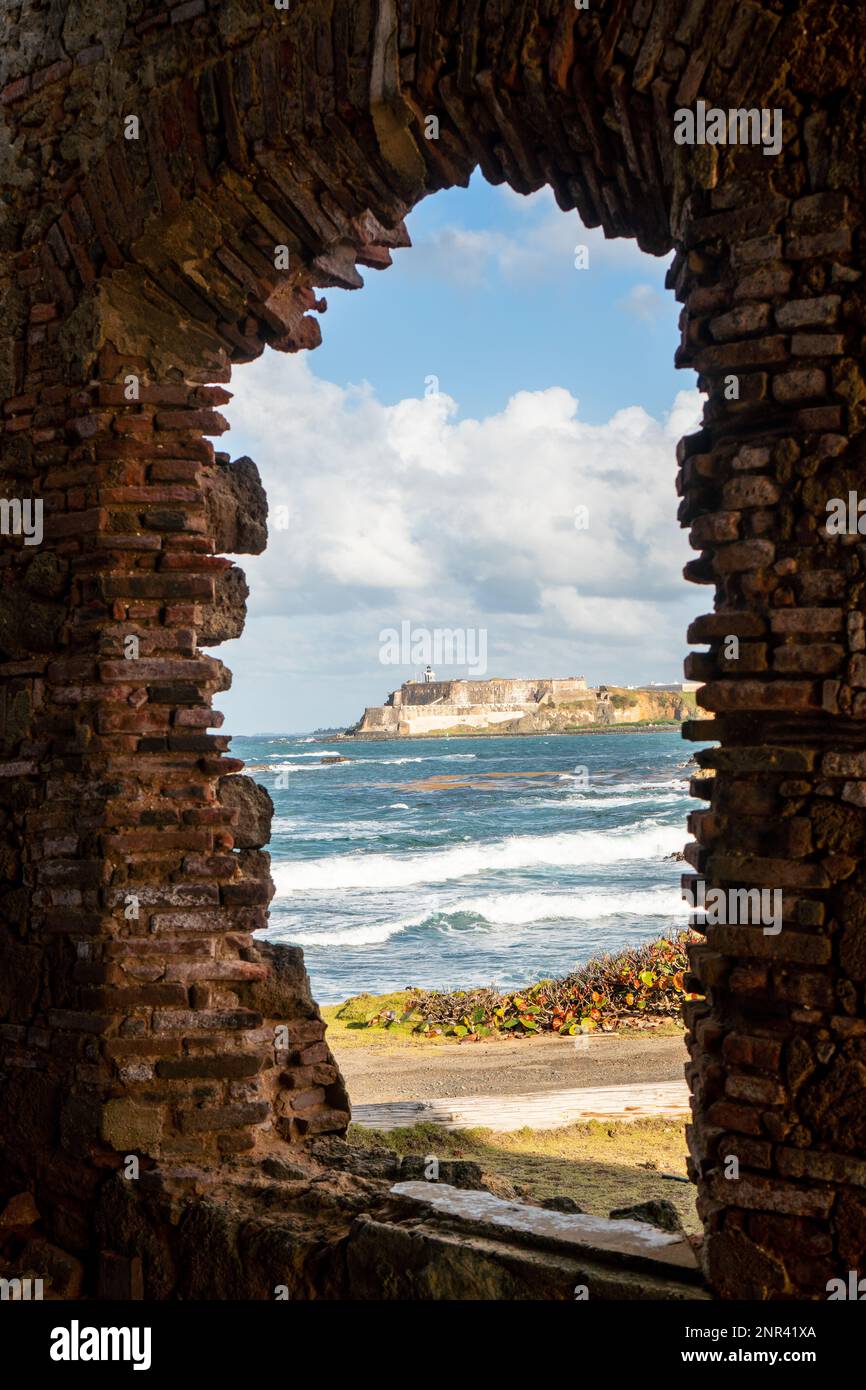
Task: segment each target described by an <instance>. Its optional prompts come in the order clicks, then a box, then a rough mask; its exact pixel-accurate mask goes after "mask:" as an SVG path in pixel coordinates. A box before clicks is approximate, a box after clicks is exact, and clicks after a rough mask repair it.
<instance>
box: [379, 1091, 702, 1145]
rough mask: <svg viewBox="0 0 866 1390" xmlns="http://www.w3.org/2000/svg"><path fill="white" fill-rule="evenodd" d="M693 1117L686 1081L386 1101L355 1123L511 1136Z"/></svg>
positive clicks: (395, 1127)
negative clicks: (568, 1127) (583, 1125)
mask: <svg viewBox="0 0 866 1390" xmlns="http://www.w3.org/2000/svg"><path fill="white" fill-rule="evenodd" d="M689 1114H690V1111H689V1090H688V1087H687V1085H686V1083H685V1081H660V1082H647V1083H646V1084H644V1085H640V1086H586V1087H582V1088H580V1089H577V1090H572V1091H543V1092H538V1091H535V1092H528V1093H526V1094H524V1095H511V1096H467V1097H463V1096H459V1097H448V1098H443V1099H441V1100H419V1101H384V1102H379V1103H376V1104H372V1105H356V1106H353V1107H352V1120H353V1122H354V1123H355V1124H356V1125H363V1127H364V1128H365V1129H381V1130H391V1129H408V1128H411V1126H412V1125H420V1124H427V1125H441V1126H442V1128H443V1129H475V1128H479V1127H480V1128H484V1129H492V1130H496V1131H498V1132H499V1133H508V1132H510V1131H512V1130H516V1129H523V1128H524V1127H527V1128H529V1129H563V1128H564V1127H565V1126H566V1125H574V1124H580V1123H583V1122H585V1121H587V1120H642V1119H649V1118H654V1119H659V1118H664V1119H681V1118H686V1117H688V1116H689Z"/></svg>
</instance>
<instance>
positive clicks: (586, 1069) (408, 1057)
mask: <svg viewBox="0 0 866 1390" xmlns="http://www.w3.org/2000/svg"><path fill="white" fill-rule="evenodd" d="M329 1041H330V1042H331V1045H332V1047H333V1048H334V1051H335V1053H336V1055H337V1060H338V1062H339V1064H340V1067H341V1069H342V1072H343V1075H344V1077H345V1078H346V1083H347V1085H348V1088H349V1095H350V1097H351V1099H352V1101H353V1103H354V1104H355V1105H369V1104H374V1103H376V1102H380V1101H392V1100H393V1101H413V1100H432V1099H435V1098H436V1097H439V1096H509V1095H524V1094H526V1093H529V1092H536V1093H542V1092H549V1091H568V1090H573V1089H575V1088H577V1087H598V1086H626V1085H637V1084H641V1083H644V1082H665V1081H678V1082H682V1080H683V1066H684V1064H685V1061H686V1057H687V1054H686V1048H685V1043H684V1042H683V1039H682V1037H681V1036H677V1037H666V1038H657V1037H647V1036H640V1037H588V1038H587V1037H585V1038H582V1039H580V1040H579V1043H580V1046H576V1045H575V1039H573V1038H568V1039H565V1038H547V1037H542V1038H527V1039H524V1040H523V1041H520V1042H518V1041H499V1040H495V1041H490V1042H480V1043H440V1044H438V1045H424V1044H418V1043H403V1042H396V1041H395V1042H390V1041H389V1042H388V1043H387V1044H386V1045H384V1046H381V1047H375V1048H366V1047H354V1046H348V1047H342V1046H341V1045H340V1043H339V1042H336V1041H335V1040H334V1039H333V1038H330V1039H329Z"/></svg>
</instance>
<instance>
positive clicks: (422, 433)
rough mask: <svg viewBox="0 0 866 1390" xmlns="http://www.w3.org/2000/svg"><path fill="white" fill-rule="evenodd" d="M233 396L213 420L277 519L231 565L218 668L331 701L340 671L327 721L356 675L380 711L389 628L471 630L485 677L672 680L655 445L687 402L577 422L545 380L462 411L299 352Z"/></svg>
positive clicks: (676, 623)
mask: <svg viewBox="0 0 866 1390" xmlns="http://www.w3.org/2000/svg"><path fill="white" fill-rule="evenodd" d="M233 386H234V389H235V392H236V394H235V399H234V401H233V402H232V404H231V405H230V407H229V408H228V411H227V414H228V415H229V417H230V419H231V422H232V424H233V426H234V427H235V429H236V430H237V431H238V432H239V433H242V434H243V438H244V444H245V447H248V448H249V449H250V452H251V453H252V454H253V457H254V458H255V459H256V461H257V463H258V464H259V467H260V469H261V472H262V476H263V479H264V482H265V486H266V488H267V490H268V494H269V500H270V503H271V508H272V514H275V508H276V507H277V506H278V505H280V504H283V505H285V506H287V507H288V508H289V512H290V515H291V522H290V525H289V528H288V529H287V530H283V531H280V530H277V529H272V531H271V537H270V543H269V546H268V550H267V551H266V552H265V554H264V555H263V556H261V557H258V558H246V559H242V560H241V564H242V565H243V567H244V569H245V570H246V571H247V575H248V578H249V581H250V587H251V591H252V592H251V597H250V618H249V620H248V624H247V629H246V632H245V634H244V636H243V638H242V639H240V643H238V644H237V645H236V646H234V647H232V648H231V649H228V650H227V651H226V654H225V655H226V659H227V660H228V662H229V665H231V666H232V667H233V668H234V669H235V671H236V672H238V671H239V670H240V669H241V666H243V669H244V670H245V671H250V670H253V671H260V670H263V669H264V670H270V671H271V672H272V673H275V672H276V671H277V670H281V671H284V672H285V671H289V670H290V671H292V672H298V671H299V670H300V671H306V672H307V673H308V676H309V677H310V678H313V677H315V673H316V672H317V671H319V672H324V673H327V677H328V679H329V680H330V679H334V680H336V681H337V683H338V687H339V689H340V690H342V691H343V692H345V691H351V689H352V672H354V673H355V676H354V679H355V683H356V688H357V690H358V692H359V693H358V695H357V697H355V698H354V699H353V700H352V701H351V707H349V708H345V709H344V710H343V714H342V717H343V718H345V719H349V718H354V717H357V715H358V714H360V709H361V706H362V705H363V703H364V699H363V698H362V697H361V694H360V692H361V690H362V689H366V687H365V684H364V683H365V682H367V685H368V686H369V687H370V689H369V690H368V692H367V696H366V698H367V701H368V702H369V700H370V699H376V700H381V699H382V698H383V695H384V692H385V690H386V689H387V688H389V687H390V688H393V687H394V686H395V685H397V684H399V682H400V680H402V679H405V677H406V675H407V674H409V672H406V671H403V670H402V669H397V668H393V667H390V668H385V667H380V666H379V664H378V648H379V643H378V634H379V631H380V630H381V628H383V627H389V626H399V623H400V622H401V621H402V620H404V619H408V620H409V621H410V622H412V623H413V624H416V625H425V626H428V627H437V626H438V627H453V628H472V627H485V628H486V629H487V631H488V642H489V650H490V661H489V669H490V672H491V673H493V672H494V671H496V672H498V673H499V674H502V675H509V674H511V675H520V674H526V675H529V674H547V675H555V674H574V673H580V672H584V673H585V674H587V675H588V676H590V678H591V679H592V678H596V679H600V680H611V681H615V680H620V681H623V680H628V681H640V680H641V679H650V678H658V679H660V678H662V677H671V676H675V675H676V673H677V670H678V666H679V659H680V655H681V651H682V634H683V630H684V620H685V608H686V606H688V605H689V603H690V602H691V611H694V603H693V601H692V599H693V595H690V594H689V591H688V590H687V589H686V587H685V586H684V584H683V581H682V577H681V571H682V565H683V563H684V561H685V560H686V559H687V558H689V556H690V551H689V549H688V545H687V542H686V540H685V537H684V535H683V533H682V532H681V531H680V530H679V527H678V525H677V521H676V510H677V500H676V495H675V489H674V474H675V460H674V439H675V437H676V436H677V435H678V434H679V433H681V432H684V431H686V430H688V429H690V428H692V427H693V426H694V424H695V422H696V415H697V412H698V409H699V405H700V400H701V398H700V396H699V394H698V392H696V391H681V392H679V393H678V395H677V397H676V399H675V401H674V403H673V406H672V409H671V411H670V413H669V415H668V416H667V417H666V419H665V420H663V421H657V420H655V419H653V418H652V416H650V415H649V414H648V413H647V412H646V411H645V410H644V409H642V408H641V407H639V406H630V407H627V408H625V409H622V410H619V411H617V412H616V414H615V415H614V416H613V417H612V418H611V419H610V420H608V421H607V422H606V423H605V424H602V425H589V424H585V423H584V422H582V421H581V419H580V417H579V413H578V405H577V401H576V400H575V399H574V398H573V397H572V396H571V394H570V393H569V392H568V391H567V390H565V389H563V388H562V387H551V388H549V389H547V390H544V391H521V392H518V393H517V394H516V395H514V396H513V397H512V398H511V400H510V401H509V402H508V404H507V406H506V407H505V409H504V410H502V411H501V412H499V413H497V414H494V415H491V416H489V417H487V418H485V419H481V420H475V419H465V420H461V419H460V418H459V413H458V408H457V405H456V403H455V402H454V401H453V400H452V399H450V398H449V397H448V396H445V395H440V396H431V397H429V398H424V399H417V400H415V399H407V400H403V401H401V402H399V404H397V405H394V406H385V405H382V404H381V403H380V402H379V401H377V400H376V398H375V396H374V395H373V394H372V392H371V391H370V390H369V388H366V387H363V388H351V389H348V390H341V389H340V388H338V387H336V386H334V385H333V384H331V383H329V382H324V381H322V380H320V379H319V378H318V377H316V376H315V375H314V373H313V371H312V370H311V368H310V366H309V364H308V359H306V358H304V357H289V358H286V357H282V356H278V355H276V354H270V355H269V356H268V357H267V358H266V359H264V360H262V361H261V362H259V363H257V364H256V366H255V367H254V368H252V369H244V370H241V371H239V372H237V373H236V374H235V380H234V382H233ZM236 447H237V446H236ZM577 508H586V509H587V513H588V525H587V526H586V528H585V529H578V528H576V526H575V518H576V515H578V514H577V513H576V509H577ZM278 634H282V636H281V637H278ZM239 649H240V651H241V653H242V661H241V659H239V657H238V654H237V653H238V650H239ZM536 668H538V669H536ZM542 668H543V669H542ZM341 682H342V684H341ZM236 684H237V682H236ZM379 687H381V689H380V688H379ZM345 699H346V695H345V693H344V694H343V696H342V700H343V702H345ZM356 705H357V709H356V708H355V706H356ZM331 717H332V718H333V717H334V716H333V714H332V716H331ZM312 722H315V719H313V721H312ZM272 726H273V724H272ZM296 727H300V725H299V724H298V723H297V721H296Z"/></svg>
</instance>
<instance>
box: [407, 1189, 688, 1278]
mask: <svg viewBox="0 0 866 1390" xmlns="http://www.w3.org/2000/svg"><path fill="white" fill-rule="evenodd" d="M391 1195H392V1196H394V1197H397V1198H400V1199H401V1200H402V1201H408V1202H410V1203H415V1204H417V1205H418V1206H419V1207H420V1208H421V1209H422V1210H425V1214H430V1215H433V1216H435V1217H436V1218H439V1219H442V1220H444V1221H446V1222H448V1223H449V1224H454V1225H456V1226H458V1227H460V1228H462V1229H464V1230H465V1231H467V1232H472V1233H474V1234H479V1235H484V1236H488V1237H491V1238H493V1239H497V1238H499V1239H501V1238H503V1237H504V1238H505V1239H506V1240H509V1241H511V1242H513V1243H514V1244H526V1243H528V1242H533V1243H535V1244H536V1245H537V1246H538V1248H539V1249H545V1248H552V1249H555V1250H556V1251H558V1252H562V1253H563V1254H568V1255H571V1256H573V1257H575V1258H576V1257H578V1256H580V1257H581V1258H586V1257H587V1255H589V1257H590V1258H595V1259H597V1260H601V1261H612V1262H615V1263H620V1262H623V1263H628V1264H630V1265H632V1266H633V1267H634V1268H635V1269H657V1270H659V1271H662V1272H664V1273H665V1274H668V1275H671V1276H672V1277H674V1278H679V1279H685V1280H688V1281H699V1280H700V1279H701V1274H700V1270H699V1268H698V1262H697V1259H696V1257H695V1252H694V1250H693V1249H692V1246H691V1245H690V1243H689V1241H688V1240H686V1239H685V1238H684V1237H683V1236H682V1235H672V1234H670V1233H669V1232H667V1231H661V1230H658V1229H657V1228H656V1227H654V1226H650V1225H648V1224H647V1223H646V1222H643V1221H611V1220H610V1219H609V1218H606V1217H603V1216H588V1215H586V1214H580V1215H578V1214H576V1213H573V1212H560V1211H551V1210H549V1209H547V1208H544V1207H535V1206H529V1205H526V1204H524V1203H523V1202H514V1201H506V1200H505V1199H504V1198H502V1197H496V1196H494V1195H493V1194H492V1193H490V1192H483V1191H472V1190H467V1189H465V1188H456V1187H449V1186H448V1185H447V1184H445V1183H429V1182H400V1183H396V1184H395V1185H394V1186H393V1187H392V1188H391Z"/></svg>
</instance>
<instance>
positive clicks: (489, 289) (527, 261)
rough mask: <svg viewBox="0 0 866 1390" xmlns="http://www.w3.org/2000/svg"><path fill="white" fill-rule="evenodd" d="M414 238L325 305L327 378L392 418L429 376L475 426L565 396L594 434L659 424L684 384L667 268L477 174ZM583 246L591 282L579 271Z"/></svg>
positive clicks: (423, 214) (415, 218)
mask: <svg viewBox="0 0 866 1390" xmlns="http://www.w3.org/2000/svg"><path fill="white" fill-rule="evenodd" d="M408 227H409V233H410V235H411V237H412V241H413V248H412V249H411V250H402V251H395V252H394V265H393V266H392V267H391V268H390V269H388V270H387V271H385V272H377V271H369V272H367V271H363V274H364V278H365V280H366V286H365V288H364V290H363V291H360V292H345V291H340V290H330V291H325V292H324V293H325V295H326V297H327V299H328V311H327V313H326V314H325V316H324V318H323V320H322V328H323V332H324V342H323V344H322V346H321V348H317V350H316V352H315V354H314V362H313V364H312V365H313V370H314V371H315V372H316V374H317V375H318V376H323V377H325V378H327V379H328V380H329V381H335V382H339V383H340V384H341V385H347V384H348V383H350V382H352V383H357V382H360V381H363V380H367V381H369V382H370V383H371V384H372V385H373V386H374V388H375V390H376V393H377V395H378V397H379V399H380V400H381V401H382V402H383V403H384V404H388V405H390V404H393V403H395V402H396V401H399V400H401V399H403V398H404V397H406V396H417V395H421V394H422V393H423V389H424V387H423V383H424V380H425V378H426V377H427V376H428V375H429V374H431V373H434V374H436V375H438V376H439V379H440V386H441V389H442V390H443V391H446V392H448V394H449V395H452V396H454V397H455V399H456V400H457V401H458V403H459V405H460V408H461V412H462V413H464V414H469V415H475V416H483V415H488V414H491V413H493V412H494V411H496V410H501V409H502V407H503V406H504V405H505V404H506V402H507V400H508V398H509V396H511V395H512V394H513V393H514V392H515V391H520V390H524V391H525V390H543V389H544V388H545V387H548V386H564V387H566V388H567V389H568V390H569V391H570V392H571V393H572V395H575V396H576V397H577V398H578V399H579V401H580V407H581V409H580V413H581V418H582V419H585V420H586V421H588V422H589V423H593V424H600V423H601V422H602V421H604V420H607V419H608V418H609V417H610V416H611V415H612V414H613V413H614V411H615V410H618V409H619V408H620V406H622V405H623V404H626V403H627V404H629V405H642V406H643V407H644V408H645V409H646V410H648V411H649V413H650V414H660V413H661V412H663V411H664V410H667V409H668V408H669V407H670V403H671V401H672V399H673V397H674V394H675V393H676V391H677V390H679V389H681V388H682V387H683V386H684V385H686V384H687V383H686V381H685V374H684V373H676V372H675V371H674V366H673V352H674V347H675V345H676V333H677V329H676V324H677V315H678V312H679V306H678V305H677V303H676V301H675V300H674V297H673V295H672V294H671V293H670V291H666V290H665V288H664V278H665V272H666V270H667V266H668V263H669V258H656V257H654V256H647V255H644V254H643V252H641V251H640V250H639V249H638V247H637V245H636V243H634V242H625V241H615V242H608V243H607V244H605V243H604V239H603V237H602V235H601V233H600V232H599V231H592V232H587V231H586V229H585V228H583V226H582V224H581V222H580V220H579V219H578V217H577V215H576V214H575V213H571V214H564V213H562V212H560V210H559V209H558V208H557V206H556V203H555V202H554V200H553V196H552V194H550V193H549V192H548V191H547V190H544V191H542V192H540V193H538V194H536V195H535V196H534V197H530V198H524V197H522V196H521V195H520V194H517V193H513V192H512V191H511V189H510V188H508V187H507V185H503V186H502V187H498V188H494V187H493V186H492V185H491V184H489V183H486V182H485V180H484V179H483V178H482V177H481V175H480V174H479V173H476V174H475V175H474V177H473V179H472V182H471V184H470V186H469V188H467V189H463V188H453V189H449V190H447V191H445V192H442V193H439V194H437V195H436V196H435V197H432V198H427V199H426V200H425V201H424V202H423V203H421V204H420V205H419V206H418V207H417V208H416V209H415V211H414V212H413V213H412V215H411V217H410V219H409V222H408ZM578 244H583V245H587V246H588V249H589V253H590V254H589V260H590V265H589V269H588V270H577V269H575V267H574V259H575V257H574V247H575V246H576V245H578ZM678 377H679V378H682V379H680V380H678V379H677V378H678Z"/></svg>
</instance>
